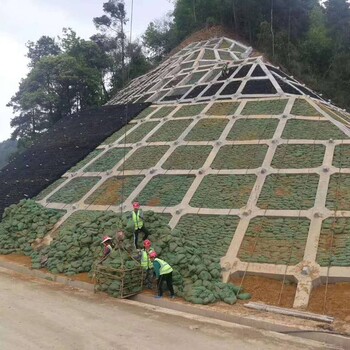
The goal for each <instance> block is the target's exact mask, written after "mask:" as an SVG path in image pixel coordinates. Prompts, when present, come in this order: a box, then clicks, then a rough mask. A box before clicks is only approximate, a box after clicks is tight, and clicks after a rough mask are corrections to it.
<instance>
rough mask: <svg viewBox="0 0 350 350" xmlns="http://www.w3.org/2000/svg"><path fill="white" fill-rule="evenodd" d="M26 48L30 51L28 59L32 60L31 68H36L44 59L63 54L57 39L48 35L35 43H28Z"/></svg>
mask: <svg viewBox="0 0 350 350" xmlns="http://www.w3.org/2000/svg"><path fill="white" fill-rule="evenodd" d="M26 47H27V49H28V53H27V57H28V58H29V59H30V62H29V64H28V66H29V67H34V66H35V64H36V63H37V62H39V61H40V59H41V58H43V57H47V56H57V55H59V54H60V53H61V49H60V47H59V46H58V44H57V43H56V41H55V39H54V38H51V37H49V36H46V35H43V36H42V37H41V38H40V39H39V40H38V41H37V42H35V43H34V42H33V41H28V42H27V43H26Z"/></svg>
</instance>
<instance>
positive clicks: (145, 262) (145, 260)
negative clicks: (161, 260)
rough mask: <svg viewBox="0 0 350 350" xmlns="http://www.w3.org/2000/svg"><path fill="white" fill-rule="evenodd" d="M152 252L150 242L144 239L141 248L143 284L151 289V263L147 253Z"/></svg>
mask: <svg viewBox="0 0 350 350" xmlns="http://www.w3.org/2000/svg"><path fill="white" fill-rule="evenodd" d="M153 252H154V249H153V248H152V243H151V241H150V240H149V239H146V240H144V242H143V249H141V252H140V254H141V267H142V268H143V269H144V270H145V279H144V284H145V286H146V287H147V288H148V289H152V284H153V263H152V261H151V259H150V258H149V255H150V254H151V253H153Z"/></svg>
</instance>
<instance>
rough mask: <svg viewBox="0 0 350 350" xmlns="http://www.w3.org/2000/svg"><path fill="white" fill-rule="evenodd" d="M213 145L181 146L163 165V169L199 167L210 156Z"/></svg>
mask: <svg viewBox="0 0 350 350" xmlns="http://www.w3.org/2000/svg"><path fill="white" fill-rule="evenodd" d="M211 150H212V147H211V146H179V147H177V148H176V149H175V151H174V152H173V153H172V154H171V155H170V157H169V158H168V159H167V160H166V161H165V163H164V164H163V165H162V168H163V169H169V170H170V169H189V170H191V169H199V168H200V167H202V166H203V164H204V162H205V161H206V159H207V158H208V155H209V153H210V151H211Z"/></svg>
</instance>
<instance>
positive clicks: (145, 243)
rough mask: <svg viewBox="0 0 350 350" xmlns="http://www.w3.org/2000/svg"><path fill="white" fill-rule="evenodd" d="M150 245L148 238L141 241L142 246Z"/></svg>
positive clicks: (147, 246)
mask: <svg viewBox="0 0 350 350" xmlns="http://www.w3.org/2000/svg"><path fill="white" fill-rule="evenodd" d="M151 245H152V243H151V241H150V240H149V239H145V240H144V241H143V246H144V247H145V248H149V247H150V246H151Z"/></svg>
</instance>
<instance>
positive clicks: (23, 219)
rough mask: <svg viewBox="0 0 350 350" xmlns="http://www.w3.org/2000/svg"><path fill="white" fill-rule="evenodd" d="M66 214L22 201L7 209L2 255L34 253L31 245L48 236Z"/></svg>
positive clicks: (0, 229) (0, 228) (0, 237)
mask: <svg viewBox="0 0 350 350" xmlns="http://www.w3.org/2000/svg"><path fill="white" fill-rule="evenodd" d="M63 214H64V212H62V211H59V210H54V209H47V208H44V207H43V206H42V205H40V204H38V203H36V202H35V201H33V200H22V201H20V202H19V203H18V204H13V205H11V206H10V207H8V208H6V209H5V211H4V213H3V216H2V221H1V222H0V254H11V253H17V254H24V255H27V256H30V255H32V254H33V253H34V251H33V248H32V246H31V244H32V243H33V242H34V241H35V240H37V239H42V238H43V237H44V236H45V235H47V234H48V233H49V232H50V231H51V230H52V228H53V227H54V225H55V224H56V223H57V221H58V220H59V219H60V218H61V217H62V215H63Z"/></svg>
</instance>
